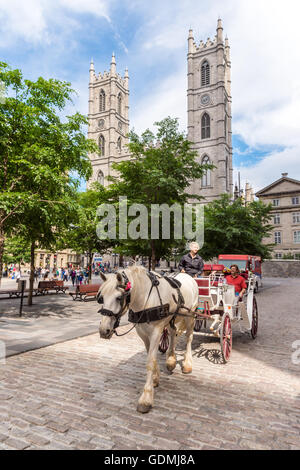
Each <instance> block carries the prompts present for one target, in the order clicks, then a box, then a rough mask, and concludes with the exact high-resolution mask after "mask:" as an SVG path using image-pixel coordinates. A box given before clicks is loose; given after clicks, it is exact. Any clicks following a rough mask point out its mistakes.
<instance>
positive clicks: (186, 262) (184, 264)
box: [178, 242, 204, 277]
mask: <svg viewBox="0 0 300 470" xmlns="http://www.w3.org/2000/svg"><path fill="white" fill-rule="evenodd" d="M199 249H200V247H199V245H198V243H196V242H192V243H190V250H191V251H190V253H188V254H186V255H184V256H183V257H182V258H181V260H180V263H179V265H178V268H179V272H181V273H187V274H189V275H190V276H192V277H197V276H201V274H202V271H203V266H204V263H203V259H202V258H201V256H199V255H198V254H197V253H198V251H199Z"/></svg>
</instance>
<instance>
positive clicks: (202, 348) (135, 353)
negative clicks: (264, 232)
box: [0, 279, 300, 450]
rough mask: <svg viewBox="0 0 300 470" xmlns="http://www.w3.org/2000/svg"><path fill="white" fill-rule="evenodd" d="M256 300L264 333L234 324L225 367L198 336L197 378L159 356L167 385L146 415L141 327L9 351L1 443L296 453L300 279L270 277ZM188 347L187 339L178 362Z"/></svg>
mask: <svg viewBox="0 0 300 470" xmlns="http://www.w3.org/2000/svg"><path fill="white" fill-rule="evenodd" d="M257 303H258V309H259V329H258V337H257V339H256V340H254V341H253V340H252V339H251V338H250V336H249V335H247V334H244V333H241V332H239V331H238V330H236V331H235V332H234V336H233V352H232V355H231V359H230V362H229V363H228V364H226V365H224V364H220V363H219V361H218V354H217V353H216V352H215V350H219V347H220V346H219V343H218V342H217V340H215V339H213V338H207V337H205V336H203V335H201V334H195V335H194V341H193V356H194V361H193V372H192V374H191V375H188V376H185V375H183V374H182V373H181V369H180V364H177V367H176V369H175V371H174V373H173V374H172V375H170V374H169V373H167V371H166V368H165V365H164V360H165V357H164V356H163V355H161V354H160V353H159V363H160V366H161V382H160V386H159V388H158V389H156V390H155V402H154V408H153V410H151V411H150V413H148V414H147V415H141V414H139V413H137V412H136V404H137V400H138V397H139V395H140V393H141V391H142V388H143V386H144V383H145V377H146V366H145V360H146V353H145V351H144V346H143V344H142V342H141V340H140V339H139V338H138V336H137V334H136V333H135V331H133V332H131V333H129V334H128V335H127V336H125V337H122V338H118V337H116V336H114V337H113V338H112V339H111V340H110V341H105V340H100V338H99V335H98V334H92V335H89V336H86V337H82V338H78V339H73V340H70V341H66V342H62V343H59V344H53V345H51V346H48V347H45V348H42V349H38V350H34V351H29V352H26V353H23V354H19V355H15V356H11V357H8V358H7V359H6V361H2V363H0V449H114V450H116V449H118V450H120V449H168V450H171V449H175V450H179V449H181V450H184V449H185V450H189V449H299V448H300V438H299V431H300V425H299V424H300V380H299V371H300V364H297V363H296V362H297V361H295V360H294V361H292V354H293V352H295V349H293V343H294V342H295V341H297V340H300V329H299V304H300V281H299V280H296V279H269V280H266V281H265V287H264V289H263V290H262V291H261V292H260V293H259V294H258V295H257ZM97 307H98V306H97V304H96V303H89V304H88V308H89V309H93V310H95V311H96V309H97ZM96 326H98V325H96ZM0 328H1V327H0ZM128 328H129V327H128V326H122V328H121V329H120V330H121V332H125V331H127V330H128ZM183 346H184V338H182V339H181V340H180V341H179V344H178V350H177V353H178V355H177V359H178V362H180V360H181V359H182V353H183ZM298 348H299V346H298ZM294 356H296V359H298V362H299V354H298V356H297V355H296V354H295V355H294ZM293 362H294V363H293Z"/></svg>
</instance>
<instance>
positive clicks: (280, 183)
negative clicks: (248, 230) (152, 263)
mask: <svg viewBox="0 0 300 470" xmlns="http://www.w3.org/2000/svg"><path fill="white" fill-rule="evenodd" d="M256 196H257V197H258V198H259V199H260V200H261V201H263V202H264V203H265V204H272V206H273V207H274V209H273V210H272V215H273V220H271V222H270V223H271V224H273V227H274V228H273V232H272V235H271V237H270V238H268V239H265V242H266V243H275V244H276V246H275V248H274V258H278V259H280V258H282V257H283V256H284V255H287V254H292V255H293V256H295V257H300V181H298V180H294V179H292V178H288V174H287V173H283V174H282V178H280V179H279V180H277V181H275V182H274V183H272V184H270V185H269V186H267V187H265V188H264V189H262V190H260V191H258V192H257V193H256Z"/></svg>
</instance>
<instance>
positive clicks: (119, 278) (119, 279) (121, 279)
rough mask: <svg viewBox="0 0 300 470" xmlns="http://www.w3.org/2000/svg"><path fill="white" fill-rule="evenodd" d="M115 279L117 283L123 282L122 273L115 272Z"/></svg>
mask: <svg viewBox="0 0 300 470" xmlns="http://www.w3.org/2000/svg"><path fill="white" fill-rule="evenodd" d="M117 281H118V283H119V284H123V278H122V274H120V273H117Z"/></svg>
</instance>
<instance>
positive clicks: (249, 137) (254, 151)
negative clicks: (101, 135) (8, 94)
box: [0, 0, 300, 190]
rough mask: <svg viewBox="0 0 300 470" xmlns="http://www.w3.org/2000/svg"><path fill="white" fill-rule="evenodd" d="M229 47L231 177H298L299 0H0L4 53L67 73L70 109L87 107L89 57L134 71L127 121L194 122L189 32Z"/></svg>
mask: <svg viewBox="0 0 300 470" xmlns="http://www.w3.org/2000/svg"><path fill="white" fill-rule="evenodd" d="M218 17H220V18H221V19H222V22H223V28H224V34H227V36H228V38H229V43H230V47H231V62H232V101H233V103H232V117H233V122H232V130H233V165H234V182H235V181H237V175H238V172H240V173H241V181H242V184H244V183H245V182H246V181H248V182H250V184H251V185H252V186H253V188H254V189H255V190H259V189H262V188H263V187H265V186H267V185H269V184H270V183H272V182H273V181H275V180H277V179H279V178H280V177H281V173H288V174H289V176H290V177H291V178H295V179H300V165H299V160H300V79H299V77H300V53H299V39H300V37H299V36H300V28H299V23H300V2H299V0H285V2H282V1H279V0H252V1H251V2H250V1H249V0H226V1H225V2H224V1H223V0H222V1H221V0H163V1H162V0H151V2H150V1H149V0H51V1H50V0H26V2H24V1H22V0H9V1H8V0H0V60H2V61H5V62H7V63H9V65H10V66H11V67H12V68H21V70H22V71H23V73H24V76H26V77H27V78H31V79H36V78H37V77H39V76H43V77H45V78H50V77H55V78H58V79H61V80H66V81H70V82H71V83H72V85H73V88H75V89H76V90H77V92H78V96H77V97H76V99H75V100H74V106H72V107H70V109H68V113H73V112H75V111H77V110H78V111H80V112H81V113H83V114H87V112H88V80H89V64H90V60H91V58H93V60H94V64H95V70H96V73H99V72H103V71H104V70H109V66H110V61H111V56H112V53H113V52H114V53H115V55H116V61H117V71H118V72H119V73H120V74H121V75H124V71H125V67H128V69H129V76H130V127H131V128H134V129H135V131H137V132H138V133H140V132H142V131H144V130H145V129H146V128H148V127H149V128H152V127H153V123H154V122H155V121H158V120H160V119H163V118H164V117H166V116H169V115H170V116H172V117H177V118H178V119H179V123H180V128H181V129H182V130H186V125H187V112H186V109H187V104H186V90H187V75H186V73H187V62H186V55H187V36H188V30H189V29H190V28H192V29H193V32H194V38H195V42H196V43H197V44H198V43H199V42H200V40H201V39H202V40H204V41H206V39H207V38H208V37H210V38H213V37H214V35H215V34H216V27H217V20H218Z"/></svg>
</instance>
